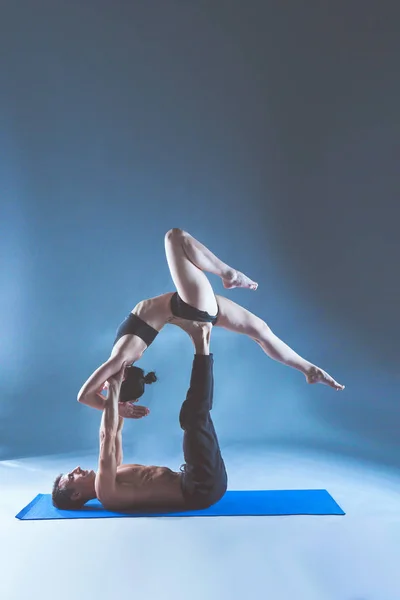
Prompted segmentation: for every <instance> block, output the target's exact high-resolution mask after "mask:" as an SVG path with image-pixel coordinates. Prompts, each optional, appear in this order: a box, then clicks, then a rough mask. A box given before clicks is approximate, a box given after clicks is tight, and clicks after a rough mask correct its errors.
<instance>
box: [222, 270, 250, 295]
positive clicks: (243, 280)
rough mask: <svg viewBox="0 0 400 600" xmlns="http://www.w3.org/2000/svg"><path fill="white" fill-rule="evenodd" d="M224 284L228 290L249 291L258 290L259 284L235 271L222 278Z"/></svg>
mask: <svg viewBox="0 0 400 600" xmlns="http://www.w3.org/2000/svg"><path fill="white" fill-rule="evenodd" d="M222 283H223V285H224V288H226V289H227V290H230V289H232V288H237V287H239V288H247V289H249V290H256V289H257V288H258V283H256V282H255V281H253V280H252V279H250V278H249V277H247V275H245V274H244V273H241V272H240V271H235V270H234V269H232V271H230V272H229V273H228V274H227V276H225V277H223V278H222Z"/></svg>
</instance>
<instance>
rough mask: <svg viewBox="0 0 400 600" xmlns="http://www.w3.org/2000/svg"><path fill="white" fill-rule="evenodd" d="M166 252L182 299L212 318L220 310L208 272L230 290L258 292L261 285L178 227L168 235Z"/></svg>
mask: <svg viewBox="0 0 400 600" xmlns="http://www.w3.org/2000/svg"><path fill="white" fill-rule="evenodd" d="M165 253H166V256H167V262H168V266H169V270H170V272H171V276H172V279H173V282H174V284H175V287H176V289H177V291H178V294H179V295H180V297H181V298H182V300H184V302H187V304H190V305H191V306H194V307H196V308H198V309H199V310H205V311H207V312H208V313H209V314H211V315H215V314H216V313H217V310H218V307H217V302H216V300H215V295H214V291H213V289H212V287H211V284H210V282H209V281H208V279H207V277H206V276H205V274H204V271H207V272H208V273H214V274H215V275H218V276H219V277H221V279H222V281H223V284H224V286H225V287H226V288H233V287H245V288H249V289H257V283H255V282H254V281H251V279H249V278H248V277H246V276H245V275H243V273H241V272H240V271H237V270H236V269H233V268H232V267H230V266H229V265H227V264H226V263H224V262H222V261H221V260H220V259H219V258H217V257H216V256H215V255H214V254H213V253H212V252H211V251H210V250H209V249H208V248H206V247H205V246H203V244H201V243H200V242H199V241H197V240H196V239H195V238H194V237H192V236H191V235H190V234H189V233H187V232H186V231H183V230H182V229H177V228H175V229H170V230H169V231H168V232H167V234H166V235H165Z"/></svg>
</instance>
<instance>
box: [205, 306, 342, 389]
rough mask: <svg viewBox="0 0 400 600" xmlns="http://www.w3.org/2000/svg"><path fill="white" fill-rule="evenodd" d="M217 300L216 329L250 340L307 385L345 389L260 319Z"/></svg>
mask: <svg viewBox="0 0 400 600" xmlns="http://www.w3.org/2000/svg"><path fill="white" fill-rule="evenodd" d="M217 301H218V306H219V311H220V312H219V317H218V321H217V323H216V324H215V327H223V328H224V329H229V330H230V331H235V332H236V333H242V334H244V335H247V336H249V337H251V338H252V339H253V340H254V341H255V342H257V344H259V345H260V346H261V348H262V349H263V350H264V352H265V354H267V355H268V356H269V357H270V358H273V359H274V360H277V361H279V362H281V363H283V364H284V365H287V366H289V367H293V368H294V369H297V370H298V371H301V372H302V373H304V375H305V376H306V379H307V383H324V384H325V385H329V386H331V387H333V388H334V389H336V390H342V389H344V385H341V384H340V383H338V382H337V381H335V380H334V379H333V378H332V377H331V376H330V375H328V373H326V372H325V371H323V370H322V369H320V368H319V367H317V366H316V365H314V364H313V363H311V362H309V361H308V360H306V359H305V358H303V357H301V356H300V355H299V354H297V352H295V351H294V350H292V348H290V347H289V346H288V345H287V344H285V342H283V341H282V340H280V339H279V338H278V337H277V336H276V335H275V334H274V333H273V332H272V331H271V329H270V328H269V327H268V325H267V324H266V323H265V322H264V321H263V320H262V319H260V318H259V317H257V316H256V315H254V314H253V313H251V312H250V311H248V310H246V309H245V308H243V307H242V306H240V305H239V304H236V303H235V302H232V300H228V298H225V297H224V296H217Z"/></svg>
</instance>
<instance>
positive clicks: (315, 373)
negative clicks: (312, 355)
mask: <svg viewBox="0 0 400 600" xmlns="http://www.w3.org/2000/svg"><path fill="white" fill-rule="evenodd" d="M305 376H306V379H307V383H323V384H324V385H329V386H330V387H332V388H333V389H335V390H337V391H338V392H339V391H340V390H344V385H342V384H341V383H338V382H337V381H335V380H334V379H333V377H331V376H330V375H329V374H328V373H326V372H325V371H323V370H322V369H320V368H319V367H315V366H312V367H310V369H309V370H308V372H307V373H305Z"/></svg>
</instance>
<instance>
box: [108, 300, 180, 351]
mask: <svg viewBox="0 0 400 600" xmlns="http://www.w3.org/2000/svg"><path fill="white" fill-rule="evenodd" d="M172 296H173V293H172V292H169V293H168V294H162V295H161V296H155V297H154V298H148V299H147V300H142V301H141V302H139V303H138V304H136V306H135V308H134V309H133V310H132V311H131V312H132V313H133V314H135V315H137V316H138V317H139V318H140V319H142V321H144V322H145V323H147V325H150V327H153V329H155V330H156V331H161V329H162V328H163V327H164V325H166V324H167V323H170V322H171V320H172V319H173V314H172V312H171V297H172ZM146 349H147V344H146V343H145V342H144V341H143V340H142V339H141V338H140V337H138V336H137V335H133V334H127V335H123V336H122V337H121V338H120V339H119V340H118V342H117V343H116V344H115V346H114V347H113V349H112V352H111V356H116V355H117V354H118V355H119V356H123V358H124V360H126V361H127V362H135V361H137V360H139V359H140V358H141V356H142V354H143V352H144V351H145V350H146Z"/></svg>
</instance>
